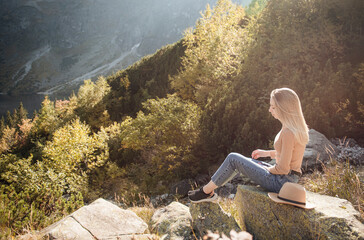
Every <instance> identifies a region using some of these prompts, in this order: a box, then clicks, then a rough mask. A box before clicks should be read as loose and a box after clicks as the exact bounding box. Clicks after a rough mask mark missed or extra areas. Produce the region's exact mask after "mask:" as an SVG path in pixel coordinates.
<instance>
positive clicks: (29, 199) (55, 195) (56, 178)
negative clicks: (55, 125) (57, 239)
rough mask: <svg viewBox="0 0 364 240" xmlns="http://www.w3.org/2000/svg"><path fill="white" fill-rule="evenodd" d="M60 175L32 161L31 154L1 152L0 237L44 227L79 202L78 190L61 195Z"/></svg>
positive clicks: (62, 191)
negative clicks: (20, 156)
mask: <svg viewBox="0 0 364 240" xmlns="http://www.w3.org/2000/svg"><path fill="white" fill-rule="evenodd" d="M63 177H64V175H63V174H57V173H55V172H54V171H52V169H48V168H46V167H45V166H44V165H43V164H41V163H37V164H32V157H29V158H27V159H24V158H23V159H20V158H18V157H16V156H15V155H12V154H7V155H1V159H0V182H1V185H0V206H1V208H0V229H3V230H2V231H1V232H0V238H1V237H4V238H5V237H6V235H8V234H11V235H14V234H20V233H22V231H23V230H24V229H40V228H43V227H45V226H48V225H49V224H51V223H53V222H54V221H57V220H59V219H60V218H62V217H64V216H65V215H68V214H69V213H71V212H73V211H74V210H75V209H77V208H79V207H80V206H82V205H83V200H82V195H81V194H79V193H71V194H69V195H68V196H66V195H64V194H65V193H64V187H65V182H64V179H63ZM5 234H6V235H5Z"/></svg>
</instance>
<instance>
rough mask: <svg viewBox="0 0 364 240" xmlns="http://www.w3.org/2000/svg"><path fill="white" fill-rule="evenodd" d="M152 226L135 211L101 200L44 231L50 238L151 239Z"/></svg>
mask: <svg viewBox="0 0 364 240" xmlns="http://www.w3.org/2000/svg"><path fill="white" fill-rule="evenodd" d="M147 231H148V225H147V224H146V223H145V222H143V220H142V219H141V218H140V217H138V216H137V215H136V214H135V213H134V212H132V211H129V210H124V209H121V208H119V207H117V206H116V205H114V204H112V203H110V202H108V201H106V200H104V199H101V198H100V199H98V200H96V201H94V202H93V203H91V204H90V205H87V206H84V207H82V208H80V209H78V210H77V211H75V212H74V213H72V214H71V215H69V216H67V217H65V218H64V219H62V220H60V221H58V222H56V223H54V224H52V225H51V226H49V227H47V228H45V229H43V230H42V231H41V235H42V236H45V237H48V238H49V239H95V238H96V239H125V240H126V239H133V238H134V239H148V237H150V235H149V234H145V233H146V232H147Z"/></svg>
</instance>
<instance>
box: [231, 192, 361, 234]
mask: <svg viewBox="0 0 364 240" xmlns="http://www.w3.org/2000/svg"><path fill="white" fill-rule="evenodd" d="M307 200H308V201H309V202H311V203H313V204H315V205H316V207H315V208H314V209H311V210H306V209H302V208H298V207H294V206H291V205H287V204H278V203H276V202H273V201H272V200H271V199H270V198H269V197H268V195H267V192H266V191H264V190H263V189H262V188H260V187H254V186H244V185H240V186H238V190H237V194H236V197H235V203H236V205H237V209H238V213H239V221H240V224H241V225H245V226H246V231H248V232H250V233H252V234H253V235H254V239H259V240H263V239H364V225H363V224H362V223H361V222H360V221H358V219H357V218H359V216H360V214H359V213H358V212H357V211H356V210H355V209H354V208H353V206H352V205H351V203H349V202H348V201H347V200H344V199H340V198H335V197H330V196H325V195H320V194H316V193H311V192H307Z"/></svg>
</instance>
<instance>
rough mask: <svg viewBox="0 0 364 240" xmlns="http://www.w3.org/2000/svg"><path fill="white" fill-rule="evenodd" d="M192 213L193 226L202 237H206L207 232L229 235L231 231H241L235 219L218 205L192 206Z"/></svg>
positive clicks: (200, 204) (203, 204)
mask: <svg viewBox="0 0 364 240" xmlns="http://www.w3.org/2000/svg"><path fill="white" fill-rule="evenodd" d="M190 212H191V215H192V219H193V226H194V227H196V228H197V229H198V230H199V231H200V234H201V236H204V235H206V234H207V230H210V231H212V232H215V231H218V232H219V233H224V234H225V235H228V234H229V233H230V231H231V230H235V231H237V232H240V231H241V229H240V227H239V225H238V224H237V222H236V221H235V219H234V218H233V217H232V216H231V215H230V214H228V213H226V212H225V211H224V210H223V209H222V208H221V206H220V205H219V204H217V203H208V202H207V203H199V204H191V206H190Z"/></svg>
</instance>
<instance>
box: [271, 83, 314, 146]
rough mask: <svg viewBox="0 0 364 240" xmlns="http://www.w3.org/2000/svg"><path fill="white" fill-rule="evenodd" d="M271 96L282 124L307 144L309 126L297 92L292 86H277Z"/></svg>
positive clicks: (297, 138) (298, 139) (299, 140)
mask: <svg viewBox="0 0 364 240" xmlns="http://www.w3.org/2000/svg"><path fill="white" fill-rule="evenodd" d="M270 97H271V98H272V100H273V101H274V103H275V105H276V106H277V107H276V110H277V115H278V116H277V117H278V119H279V120H280V121H281V123H282V125H283V126H285V127H287V128H288V129H289V130H291V131H292V132H293V134H294V136H295V139H296V140H297V141H298V142H299V143H300V144H302V145H306V144H307V143H308V127H307V124H306V120H305V118H304V116H303V113H302V108H301V102H300V99H299V98H298V96H297V94H296V93H295V92H294V91H293V90H292V89H290V88H277V89H274V90H273V91H272V92H271V94H270Z"/></svg>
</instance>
